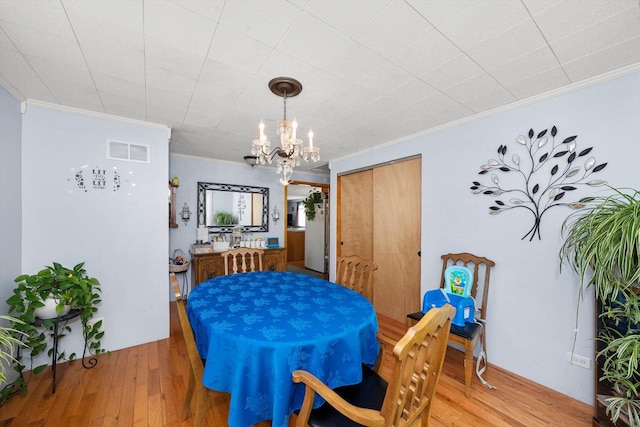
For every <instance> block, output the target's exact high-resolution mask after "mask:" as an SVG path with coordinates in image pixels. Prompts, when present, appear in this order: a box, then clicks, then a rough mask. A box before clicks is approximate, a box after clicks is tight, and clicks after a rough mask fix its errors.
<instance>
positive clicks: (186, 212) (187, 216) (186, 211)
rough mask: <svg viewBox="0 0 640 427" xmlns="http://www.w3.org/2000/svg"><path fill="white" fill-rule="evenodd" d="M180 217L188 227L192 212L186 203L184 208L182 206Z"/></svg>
mask: <svg viewBox="0 0 640 427" xmlns="http://www.w3.org/2000/svg"><path fill="white" fill-rule="evenodd" d="M180 217H181V218H182V221H183V222H184V225H187V223H188V222H189V220H190V219H191V211H190V210H189V206H187V202H185V203H184V206H182V210H181V211H180Z"/></svg>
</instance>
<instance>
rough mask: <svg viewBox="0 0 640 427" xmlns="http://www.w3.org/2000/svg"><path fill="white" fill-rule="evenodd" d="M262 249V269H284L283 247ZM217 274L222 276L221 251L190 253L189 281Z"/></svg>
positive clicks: (196, 283)
mask: <svg viewBox="0 0 640 427" xmlns="http://www.w3.org/2000/svg"><path fill="white" fill-rule="evenodd" d="M263 250H264V255H263V256H262V269H263V270H270V271H285V260H284V254H285V249H284V248H273V249H263ZM217 276H224V258H222V252H214V253H212V254H193V253H192V254H191V283H192V284H193V286H195V285H198V284H200V283H202V282H204V281H205V280H207V279H211V278H212V277H217Z"/></svg>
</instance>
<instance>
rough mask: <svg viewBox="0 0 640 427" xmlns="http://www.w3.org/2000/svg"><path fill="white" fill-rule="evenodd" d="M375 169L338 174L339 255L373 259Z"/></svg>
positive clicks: (337, 252)
mask: <svg viewBox="0 0 640 427" xmlns="http://www.w3.org/2000/svg"><path fill="white" fill-rule="evenodd" d="M372 177H373V172H372V171H371V170H366V171H362V172H357V173H352V174H349V175H343V176H340V177H338V189H339V190H338V224H337V226H338V240H337V242H338V248H337V251H336V254H337V256H351V255H358V256H360V257H362V258H365V259H373V190H372V183H373V180H372Z"/></svg>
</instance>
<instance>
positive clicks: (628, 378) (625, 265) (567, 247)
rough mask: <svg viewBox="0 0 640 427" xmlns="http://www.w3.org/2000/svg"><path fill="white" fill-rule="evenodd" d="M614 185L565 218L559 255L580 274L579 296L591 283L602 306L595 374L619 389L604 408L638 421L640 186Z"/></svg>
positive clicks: (637, 423) (635, 423) (615, 415)
mask: <svg viewBox="0 0 640 427" xmlns="http://www.w3.org/2000/svg"><path fill="white" fill-rule="evenodd" d="M612 190H613V193H612V194H610V195H607V196H601V197H590V198H587V199H584V203H585V208H584V209H583V210H581V211H578V212H576V213H574V214H572V215H570V216H569V217H568V218H567V219H566V220H565V222H564V224H563V226H562V233H563V236H564V237H565V241H564V244H563V246H562V247H561V250H560V257H561V261H562V262H564V263H567V264H569V265H570V266H571V267H572V268H573V269H574V270H575V271H576V272H577V273H578V274H579V275H580V277H581V287H580V295H581V297H582V295H583V293H584V290H585V289H588V288H591V287H593V288H594V290H595V293H596V296H597V298H598V300H599V305H600V306H601V308H602V309H601V311H600V313H599V316H600V320H601V324H602V325H603V328H602V329H601V330H600V331H599V332H598V336H597V340H598V341H599V343H600V344H599V351H598V353H597V355H596V357H597V360H598V362H599V363H600V366H601V368H602V376H601V378H599V380H600V381H607V382H608V383H609V384H610V385H611V387H612V389H613V390H614V391H615V392H616V394H617V395H616V396H610V397H608V398H606V400H605V403H606V405H607V414H608V415H609V416H610V418H611V419H612V421H614V422H615V421H617V420H618V418H619V417H620V416H621V414H625V416H626V417H627V418H628V419H629V421H630V422H631V425H632V426H640V397H639V395H638V392H640V375H639V374H638V358H639V357H640V330H639V329H638V328H639V325H640V259H639V257H640V192H638V191H637V190H627V189H612Z"/></svg>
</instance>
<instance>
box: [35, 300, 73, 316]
mask: <svg viewBox="0 0 640 427" xmlns="http://www.w3.org/2000/svg"><path fill="white" fill-rule="evenodd" d="M43 302H44V307H38V308H36V309H34V310H33V314H34V315H36V316H37V317H39V318H40V319H53V318H54V317H57V316H58V313H56V306H57V305H58V300H56V299H54V298H47V299H45V300H44V301H43ZM69 310H71V306H69V305H65V306H64V307H63V309H62V313H60V316H64V315H65V314H67V313H68V312H69Z"/></svg>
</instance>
